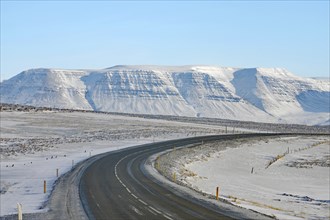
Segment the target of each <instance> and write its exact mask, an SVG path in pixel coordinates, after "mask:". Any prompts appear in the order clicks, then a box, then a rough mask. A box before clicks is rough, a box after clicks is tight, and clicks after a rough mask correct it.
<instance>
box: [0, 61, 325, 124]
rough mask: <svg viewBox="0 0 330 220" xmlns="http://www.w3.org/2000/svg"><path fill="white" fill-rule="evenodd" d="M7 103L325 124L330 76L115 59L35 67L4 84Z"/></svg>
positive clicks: (264, 69)
mask: <svg viewBox="0 0 330 220" xmlns="http://www.w3.org/2000/svg"><path fill="white" fill-rule="evenodd" d="M0 92H1V95H0V98H1V102H2V103H13V104H24V105H34V106H43V107H56V108H72V109H86V110H95V111H108V112H124V113H139V114H157V115H179V116H180V115H181V116H196V117H214V118H223V119H234V120H245V121H258V122H287V123H301V124H322V125H324V124H328V123H329V111H330V109H329V108H330V103H329V99H330V97H329V96H330V83H329V80H327V79H311V78H301V77H297V76H295V75H294V74H292V73H290V72H288V71H287V70H285V69H281V68H248V69H242V68H229V67H217V66H178V67H176V66H114V67H110V68H106V69H102V70H61V69H31V70H27V71H24V72H22V73H20V74H18V75H16V76H14V77H12V78H11V79H9V80H6V81H4V82H2V83H1V87H0Z"/></svg>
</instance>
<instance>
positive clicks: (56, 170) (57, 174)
mask: <svg viewBox="0 0 330 220" xmlns="http://www.w3.org/2000/svg"><path fill="white" fill-rule="evenodd" d="M56 177H58V168H57V169H56Z"/></svg>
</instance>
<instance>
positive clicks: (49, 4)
mask: <svg viewBox="0 0 330 220" xmlns="http://www.w3.org/2000/svg"><path fill="white" fill-rule="evenodd" d="M124 64H125V65H130V64H131V65H133V64H141V65H143V64H152V65H189V64H199V65H201V64H204V65H219V66H232V67H283V68H286V69H288V70H289V71H291V72H293V73H294V74H296V75H300V76H329V1H315V0H314V1H290V2H288V1H207V2H205V1H190V2H189V1H168V2H164V1H144V2H138V1H126V2H122V1H71V2H67V1H30V2H29V1H3V0H1V80H4V79H8V78H10V77H12V76H14V75H16V74H18V73H19V72H21V71H23V70H26V69H30V68H39V67H45V68H68V69H84V68H89V69H95V68H96V69H99V68H106V67H110V66H114V65H124Z"/></svg>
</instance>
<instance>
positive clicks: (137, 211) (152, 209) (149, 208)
mask: <svg viewBox="0 0 330 220" xmlns="http://www.w3.org/2000/svg"><path fill="white" fill-rule="evenodd" d="M144 151H147V150H144ZM144 151H140V152H144ZM140 152H135V153H133V154H137V153H140ZM133 154H129V155H126V156H125V157H123V158H121V159H120V160H119V161H118V162H117V163H116V165H115V176H116V178H117V180H118V181H119V183H120V184H121V185H122V186H123V187H124V188H125V189H126V190H127V192H128V193H129V194H130V195H131V196H133V197H134V198H135V199H136V200H138V201H139V202H141V203H142V204H143V205H145V206H147V208H148V210H149V211H150V212H151V213H152V214H154V215H155V213H154V212H156V213H158V214H160V215H162V216H164V217H165V218H167V219H169V220H173V219H172V218H171V217H170V216H168V215H166V214H164V213H163V212H161V211H159V210H157V209H155V208H153V207H152V206H150V205H148V204H147V203H146V202H145V201H143V200H142V199H140V198H139V197H137V196H136V195H134V194H133V193H132V192H131V191H130V190H129V189H128V187H127V186H126V185H125V184H124V183H123V182H122V180H121V179H120V178H119V176H118V173H117V167H118V164H119V163H120V162H121V161H123V160H124V159H126V158H127V157H129V156H131V155H133ZM130 206H131V208H132V209H133V210H134V211H135V212H136V213H138V214H139V215H143V213H141V212H140V211H139V210H138V209H137V208H135V207H134V206H132V205H130Z"/></svg>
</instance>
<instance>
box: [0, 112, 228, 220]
mask: <svg viewBox="0 0 330 220" xmlns="http://www.w3.org/2000/svg"><path fill="white" fill-rule="evenodd" d="M0 116H1V142H0V144H1V145H0V152H1V164H0V165H1V184H0V185H1V191H0V192H1V194H0V202H1V204H0V207H1V210H0V214H1V215H0V216H5V215H9V214H14V213H17V209H16V203H17V202H19V203H21V204H22V206H23V213H33V212H43V211H46V210H45V209H44V208H43V204H44V202H45V201H46V200H47V198H48V196H49V195H50V192H51V190H52V186H53V185H54V183H55V180H56V179H57V176H56V169H59V175H61V174H63V173H65V172H66V171H68V170H70V169H71V168H72V164H76V163H77V162H79V161H81V160H84V159H86V158H88V157H90V156H92V155H95V154H99V153H103V152H107V151H111V150H116V149H120V148H124V147H129V146H135V145H139V144H144V143H150V142H153V141H160V140H165V139H174V138H180V137H187V136H196V135H207V134H219V133H223V132H224V127H219V126H208V125H199V124H191V123H183V122H174V121H171V122H169V121H165V120H156V119H143V118H133V117H127V116H118V115H109V114H95V113H79V112H73V113H68V112H51V111H47V112H0ZM44 180H46V181H47V192H46V193H45V194H44V193H43V181H44Z"/></svg>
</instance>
